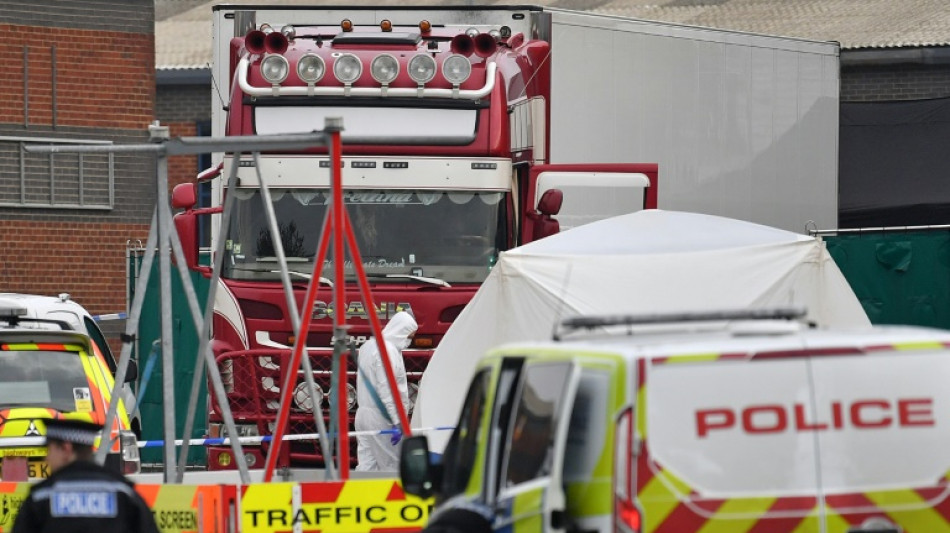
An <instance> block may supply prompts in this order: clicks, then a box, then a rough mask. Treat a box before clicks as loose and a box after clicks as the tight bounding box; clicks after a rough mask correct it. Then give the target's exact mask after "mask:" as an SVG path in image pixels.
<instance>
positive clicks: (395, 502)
mask: <svg viewBox="0 0 950 533" xmlns="http://www.w3.org/2000/svg"><path fill="white" fill-rule="evenodd" d="M295 493H296V494H295ZM432 504H433V501H432V500H431V499H429V500H423V499H421V498H417V497H415V496H412V495H410V494H406V493H404V492H403V490H402V487H401V486H400V485H399V482H398V481H396V480H394V479H355V480H348V481H325V482H314V483H256V484H251V485H248V486H246V487H242V494H241V518H240V520H241V531H242V532H244V533H254V532H265V531H291V530H292V529H293V528H294V526H296V525H298V524H299V525H300V526H301V527H302V529H303V531H305V532H307V531H313V532H316V531H320V532H322V533H336V532H340V533H343V532H346V533H361V532H364V531H365V532H367V533H370V532H389V533H397V532H408V531H419V530H420V529H422V527H423V526H424V525H425V524H426V521H427V520H428V517H429V511H430V510H431V508H432Z"/></svg>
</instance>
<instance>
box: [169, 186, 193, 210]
mask: <svg viewBox="0 0 950 533" xmlns="http://www.w3.org/2000/svg"><path fill="white" fill-rule="evenodd" d="M197 203H198V186H197V184H195V183H179V184H178V185H175V188H174V189H172V207H174V208H175V209H191V208H193V207H195V204H197Z"/></svg>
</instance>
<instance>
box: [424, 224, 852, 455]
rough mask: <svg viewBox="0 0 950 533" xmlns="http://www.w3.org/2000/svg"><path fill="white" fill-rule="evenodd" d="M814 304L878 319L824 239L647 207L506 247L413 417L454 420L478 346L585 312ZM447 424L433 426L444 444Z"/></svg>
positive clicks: (847, 318)
mask: <svg viewBox="0 0 950 533" xmlns="http://www.w3.org/2000/svg"><path fill="white" fill-rule="evenodd" d="M778 306H782V307H804V308H806V309H807V311H808V318H809V319H810V320H812V321H814V322H815V323H817V324H818V325H819V326H837V327H862V326H868V325H870V322H869V320H868V318H867V315H866V314H865V312H864V310H863V309H862V307H861V304H860V303H859V302H858V300H857V298H856V297H855V295H854V292H853V291H852V290H851V287H850V286H849V285H848V282H847V281H846V280H845V278H844V276H843V275H842V274H841V271H840V270H839V269H838V266H837V265H836V264H835V263H834V261H833V260H832V258H831V256H830V255H829V254H828V252H827V250H826V249H825V246H824V243H823V242H822V241H820V240H819V239H816V238H812V237H808V236H805V235H799V234H796V233H791V232H788V231H784V230H779V229H775V228H771V227H768V226H761V225H758V224H752V223H749V222H743V221H739V220H734V219H729V218H723V217H717V216H711V215H701V214H695V213H684V212H676V211H663V210H646V211H639V212H636V213H631V214H629V215H622V216H619V217H614V218H610V219H606V220H601V221H599V222H594V223H591V224H587V225H584V226H579V227H576V228H573V229H570V230H568V231H565V232H563V233H560V234H557V235H553V236H551V237H548V238H545V239H541V240H539V241H536V242H533V243H530V244H526V245H524V246H521V247H518V248H515V249H513V250H510V251H508V252H505V253H502V254H501V257H500V259H499V261H498V263H497V264H496V265H495V267H494V268H493V269H492V271H491V274H489V276H488V279H486V280H485V283H484V284H483V285H482V286H481V288H479V290H478V292H477V293H476V294H475V297H474V298H473V299H472V301H471V302H470V303H469V304H468V305H467V306H466V307H465V309H464V311H462V313H461V314H460V315H459V317H458V318H457V319H456V320H455V323H454V324H453V325H452V327H451V328H449V330H448V332H447V333H446V335H445V338H443V339H442V342H441V343H440V344H439V346H438V348H437V349H436V350H435V354H434V355H433V357H432V360H431V361H430V362H429V366H428V368H427V369H426V372H425V374H424V375H423V377H422V382H421V384H420V392H419V397H418V402H417V404H416V408H415V412H414V413H413V426H415V427H433V426H445V425H454V424H455V422H456V420H457V417H458V411H459V409H460V408H461V404H462V401H463V397H464V395H465V391H466V387H467V382H468V379H469V378H470V376H471V374H472V371H473V369H474V367H475V362H476V360H477V358H478V357H479V356H480V355H481V354H483V353H484V352H485V351H487V350H488V349H489V348H492V347H494V346H496V345H499V344H502V343H506V342H513V341H528V340H547V339H550V338H551V334H552V332H553V329H554V325H555V322H556V321H557V320H559V319H560V318H564V317H567V316H572V315H579V314H641V313H662V312H682V311H703V310H722V309H739V308H764V307H778ZM447 438H448V434H447V432H434V433H432V434H431V435H430V446H431V448H432V450H433V451H441V450H442V449H443V448H444V445H445V441H446V440H447Z"/></svg>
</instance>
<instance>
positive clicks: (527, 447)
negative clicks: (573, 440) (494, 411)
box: [494, 359, 580, 533]
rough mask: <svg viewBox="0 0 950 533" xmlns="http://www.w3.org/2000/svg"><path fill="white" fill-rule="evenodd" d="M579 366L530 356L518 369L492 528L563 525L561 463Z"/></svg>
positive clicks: (557, 527)
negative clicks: (518, 377) (517, 380)
mask: <svg viewBox="0 0 950 533" xmlns="http://www.w3.org/2000/svg"><path fill="white" fill-rule="evenodd" d="M579 380H580V369H579V368H578V367H577V365H575V364H574V363H572V362H571V361H531V360H530V359H529V362H527V363H525V365H524V368H523V369H522V372H521V377H520V379H519V382H518V385H517V388H516V390H515V395H514V402H513V403H512V406H511V411H510V416H509V417H508V421H507V430H506V431H505V435H504V443H503V445H502V446H501V450H502V456H501V458H500V459H501V470H500V476H499V480H498V487H499V489H498V497H497V500H496V502H495V509H496V513H495V524H494V529H495V530H496V531H498V530H507V529H509V528H510V530H513V531H518V532H519V533H522V532H530V531H538V532H540V531H561V530H563V529H564V523H563V522H564V519H563V517H564V508H565V497H564V486H563V472H562V469H563V466H562V465H563V463H564V450H565V447H566V441H567V434H568V431H569V430H570V428H569V427H568V426H569V424H568V421H569V418H570V414H571V409H570V407H571V405H573V403H574V396H575V393H576V391H577V385H578V382H579Z"/></svg>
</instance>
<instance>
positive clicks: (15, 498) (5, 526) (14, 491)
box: [0, 482, 30, 533]
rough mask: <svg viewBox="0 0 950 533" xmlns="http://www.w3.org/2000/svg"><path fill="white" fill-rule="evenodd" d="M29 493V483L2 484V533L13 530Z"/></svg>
mask: <svg viewBox="0 0 950 533" xmlns="http://www.w3.org/2000/svg"><path fill="white" fill-rule="evenodd" d="M29 491H30V484H29V483H4V482H0V533H4V532H6V531H12V530H13V522H14V521H15V520H16V515H17V511H19V510H20V504H21V503H23V500H25V499H26V496H27V494H28V493H29Z"/></svg>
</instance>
